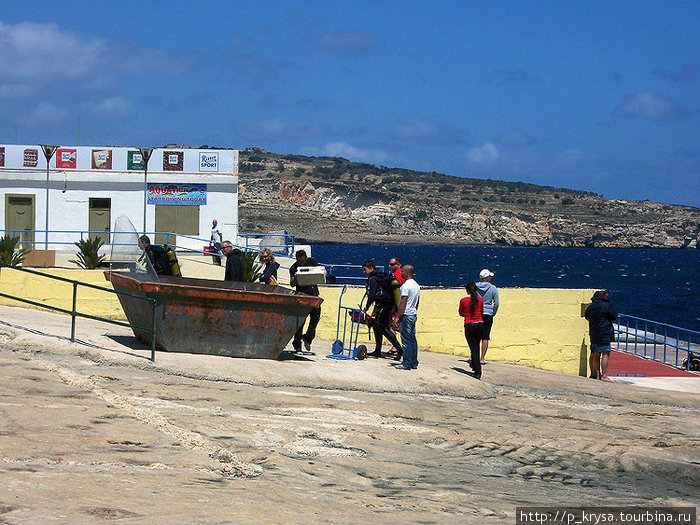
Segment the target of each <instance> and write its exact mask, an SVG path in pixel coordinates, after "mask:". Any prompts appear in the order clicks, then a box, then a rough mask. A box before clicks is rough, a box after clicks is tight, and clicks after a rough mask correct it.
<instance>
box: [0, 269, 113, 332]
mask: <svg viewBox="0 0 700 525" xmlns="http://www.w3.org/2000/svg"><path fill="white" fill-rule="evenodd" d="M38 271H40V272H41V273H46V274H49V275H55V276H57V277H63V278H64V279H70V280H72V281H79V282H82V283H88V284H94V285H97V286H101V287H103V288H108V289H110V290H111V289H112V283H110V282H109V281H106V280H105V277H104V273H102V270H78V269H76V270H66V269H56V268H45V269H41V270H38ZM0 292H2V293H5V294H8V295H14V296H17V297H22V298H24V299H29V300H31V301H36V302H39V303H42V304H45V305H48V306H54V307H58V308H64V309H66V310H71V309H72V308H73V285H72V284H71V283H66V282H63V281H57V280H55V279H49V278H47V277H41V276H38V275H34V274H30V273H26V272H21V271H18V270H13V269H12V268H2V269H0ZM0 304H4V305H11V306H23V307H27V308H34V307H33V306H32V305H29V304H26V303H20V302H17V301H13V300H11V299H7V298H5V297H0ZM37 308H38V307H37ZM77 311H78V312H81V313H86V314H90V315H95V316H98V317H107V318H109V319H119V320H126V316H125V315H124V312H123V311H122V308H121V305H120V304H119V299H118V298H117V295H116V294H113V293H109V292H104V291H101V290H96V289H93V288H88V287H86V286H78V295H77Z"/></svg>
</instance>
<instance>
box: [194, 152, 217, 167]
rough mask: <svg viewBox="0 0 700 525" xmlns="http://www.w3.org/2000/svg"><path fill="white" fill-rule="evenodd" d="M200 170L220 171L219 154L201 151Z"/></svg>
mask: <svg viewBox="0 0 700 525" xmlns="http://www.w3.org/2000/svg"><path fill="white" fill-rule="evenodd" d="M199 171H219V154H218V153H213V152H203V151H200V152H199Z"/></svg>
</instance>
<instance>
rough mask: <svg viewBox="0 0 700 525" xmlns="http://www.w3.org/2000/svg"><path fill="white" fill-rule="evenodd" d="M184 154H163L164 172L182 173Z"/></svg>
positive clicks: (168, 152)
mask: <svg viewBox="0 0 700 525" xmlns="http://www.w3.org/2000/svg"><path fill="white" fill-rule="evenodd" d="M182 166H183V153H182V151H164V152H163V171H182Z"/></svg>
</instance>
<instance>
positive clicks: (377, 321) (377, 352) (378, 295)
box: [362, 260, 403, 357]
mask: <svg viewBox="0 0 700 525" xmlns="http://www.w3.org/2000/svg"><path fill="white" fill-rule="evenodd" d="M362 271H363V272H364V273H365V275H366V276H367V292H366V293H367V303H366V304H365V307H364V309H363V310H364V311H365V312H367V310H368V309H369V307H370V306H372V305H374V310H373V311H372V320H371V322H370V324H371V325H372V330H373V331H374V339H375V343H374V352H372V353H371V354H367V355H368V356H372V357H382V337H386V338H387V340H388V341H389V342H390V343H391V344H392V345H394V348H396V350H397V351H398V354H399V355H401V354H403V350H402V348H401V344H400V343H399V341H398V339H396V336H395V335H394V334H393V333H391V327H390V324H391V314H393V313H394V306H395V303H394V296H393V293H392V291H391V288H390V286H391V285H390V282H389V281H388V279H387V275H386V274H383V273H382V272H379V271H377V269H376V267H375V265H374V261H372V260H368V261H365V262H364V263H362Z"/></svg>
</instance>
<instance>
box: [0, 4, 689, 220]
mask: <svg viewBox="0 0 700 525" xmlns="http://www.w3.org/2000/svg"><path fill="white" fill-rule="evenodd" d="M0 115H1V118H0V142H2V143H9V144H12V143H15V140H16V141H17V142H19V143H23V144H24V143H42V142H48V143H55V144H60V145H76V144H77V143H78V119H80V144H81V145H119V146H131V145H144V146H160V145H164V144H167V143H177V144H184V145H190V146H200V145H203V144H208V145H210V146H216V147H233V148H241V149H242V148H245V147H248V146H258V147H262V148H264V149H266V150H268V151H273V152H278V153H296V154H304V155H331V156H342V157H346V158H348V159H350V160H355V161H361V162H369V163H372V164H377V165H385V166H389V167H403V168H409V169H417V170H424V171H439V172H443V173H447V174H450V175H459V176H469V177H479V178H491V179H499V180H508V181H524V182H532V183H535V184H544V185H552V186H557V187H567V188H573V189H581V190H587V191H593V192H596V193H600V194H602V195H604V196H606V197H610V198H628V199H650V200H654V201H660V202H670V203H679V204H689V205H692V206H700V2H698V1H697V0H688V1H673V0H668V1H644V0H635V1H613V2H610V1H585V2H582V1H580V0H579V1H567V0H558V1H544V0H542V1H534V0H533V1H527V2H525V1H509V2H506V1H493V0H492V1H483V2H481V1H479V2H477V1H468V0H467V1H460V2H457V1H454V2H451V1H450V2H448V1H439V0H438V1H432V2H417V1H402V2H396V1H381V0H379V1H373V2H363V1H353V2H336V1H313V0H309V1H305V2H294V1H270V2H245V3H244V2H235V1H229V2H206V1H204V2H184V1H179V0H171V1H169V2H143V1H142V2H131V1H120V2H101V1H91V2H87V1H72V2H67V3H62V2H35V1H31V0H29V1H23V2H9V1H6V0H2V2H1V3H0Z"/></svg>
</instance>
